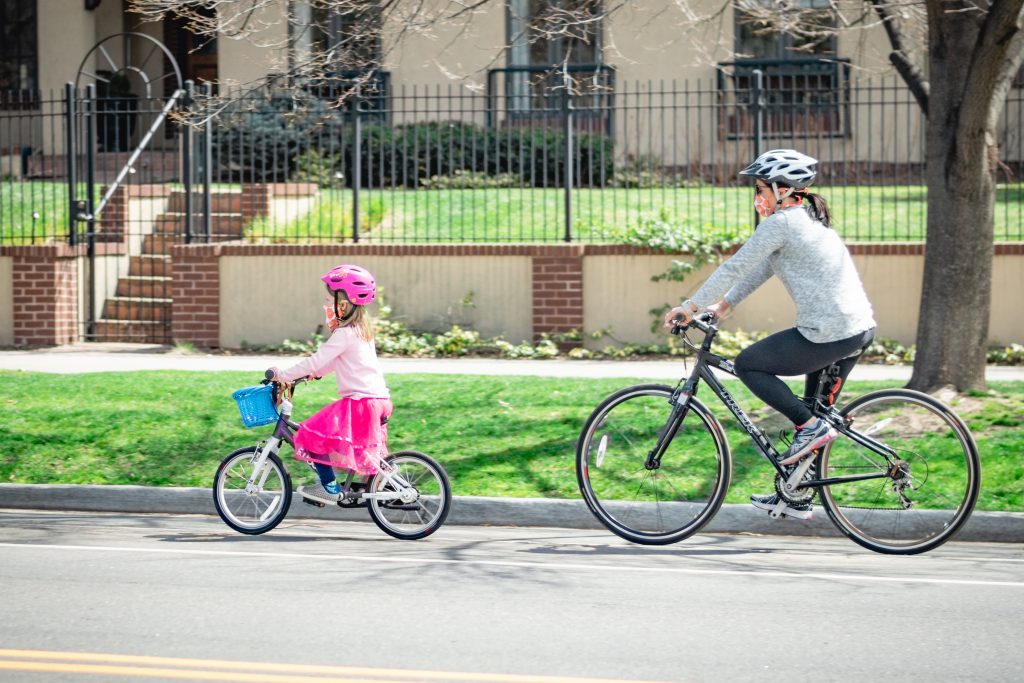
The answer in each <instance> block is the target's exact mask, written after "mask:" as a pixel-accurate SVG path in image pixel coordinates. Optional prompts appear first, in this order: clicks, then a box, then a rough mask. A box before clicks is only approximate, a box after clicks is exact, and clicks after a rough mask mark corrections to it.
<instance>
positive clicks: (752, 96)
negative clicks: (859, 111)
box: [719, 0, 849, 137]
mask: <svg viewBox="0 0 1024 683" xmlns="http://www.w3.org/2000/svg"><path fill="white" fill-rule="evenodd" d="M797 6H798V7H799V8H801V9H802V11H803V15H802V16H801V17H800V19H799V21H800V24H801V25H802V26H806V27H809V28H811V29H812V30H809V31H807V32H806V33H805V34H804V35H794V34H791V33H787V32H781V31H777V30H772V27H771V24H770V23H769V22H766V21H764V20H761V19H759V18H758V17H757V13H756V12H747V11H743V10H740V9H737V10H736V14H735V17H736V33H735V35H736V45H735V52H736V57H737V59H736V60H735V61H733V62H725V63H722V64H720V65H719V66H720V73H721V74H722V75H721V76H720V79H719V84H720V86H719V87H720V89H721V90H723V97H725V98H726V99H725V101H726V102H727V103H728V102H729V101H730V100H732V101H733V102H734V103H735V107H732V106H727V108H726V117H727V120H726V121H725V126H724V130H725V133H726V134H727V136H728V137H750V136H752V135H753V134H754V125H755V124H754V117H755V115H756V114H758V113H760V114H761V115H762V118H761V121H762V126H763V127H762V130H761V132H762V134H763V135H765V136H767V137H771V136H786V135H793V134H808V135H828V136H835V135H845V134H846V133H847V126H846V105H847V102H848V97H849V91H848V83H849V60H846V59H841V58H839V57H838V56H837V55H836V35H835V28H836V17H835V14H834V13H833V11H832V10H831V6H830V0H797ZM812 34H818V36H817V37H810V36H812ZM757 71H760V72H761V74H762V76H761V81H760V87H761V91H760V98H758V97H757V95H758V93H757V92H756V88H757V86H758V81H757V78H756V72H757ZM729 91H731V92H729ZM732 98H734V99H732ZM758 103H760V105H761V106H760V107H758V106H757V104H758Z"/></svg>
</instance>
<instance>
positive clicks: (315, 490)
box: [295, 483, 341, 504]
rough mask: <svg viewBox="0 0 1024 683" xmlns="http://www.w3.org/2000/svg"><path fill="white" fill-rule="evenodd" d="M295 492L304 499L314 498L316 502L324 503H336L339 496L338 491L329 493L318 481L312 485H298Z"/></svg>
mask: <svg viewBox="0 0 1024 683" xmlns="http://www.w3.org/2000/svg"><path fill="white" fill-rule="evenodd" d="M295 492H296V493H298V494H299V495H300V496H302V497H303V498H305V499H306V500H315V501H317V502H318V503H326V504H333V503H337V502H338V499H339V498H340V497H341V494H340V493H331V492H330V491H328V490H327V489H325V488H324V486H323V484H320V483H316V484H313V485H312V486H300V487H299V488H297V489H295Z"/></svg>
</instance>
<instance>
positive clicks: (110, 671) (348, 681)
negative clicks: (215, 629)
mask: <svg viewBox="0 0 1024 683" xmlns="http://www.w3.org/2000/svg"><path fill="white" fill-rule="evenodd" d="M0 670H7V671H46V672H49V673H73V674H95V675H103V676H131V677H132V678H141V677H147V678H174V679H182V680H189V681H232V682H238V683H313V682H314V681H315V682H316V683H382V681H388V680H389V679H387V678H373V679H370V678H338V677H336V676H330V677H322V676H289V675H287V674H258V673H252V674H250V673H240V672H237V671H193V670H188V669H165V668H159V667H141V666H108V665H103V664H68V663H64V662H23V661H17V660H13V661H10V660H7V661H3V660H0Z"/></svg>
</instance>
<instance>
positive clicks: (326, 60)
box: [291, 0, 389, 111]
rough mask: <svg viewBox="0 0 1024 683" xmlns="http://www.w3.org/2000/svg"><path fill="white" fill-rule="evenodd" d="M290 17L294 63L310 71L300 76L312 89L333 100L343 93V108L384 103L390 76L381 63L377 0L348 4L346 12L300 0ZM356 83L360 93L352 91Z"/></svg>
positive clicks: (373, 108)
mask: <svg viewBox="0 0 1024 683" xmlns="http://www.w3.org/2000/svg"><path fill="white" fill-rule="evenodd" d="M292 17H293V23H292V26H291V35H292V64H293V67H296V68H295V71H296V72H297V73H299V74H302V73H303V71H304V70H308V73H309V75H307V76H300V78H302V79H304V80H306V81H308V82H309V83H310V89H311V90H313V91H314V92H316V93H317V94H318V95H319V96H321V97H324V98H329V99H335V98H337V97H339V96H345V103H344V104H343V109H345V110H350V109H351V108H352V106H353V105H354V104H355V102H356V101H357V100H358V101H359V102H361V103H363V107H362V108H363V109H364V110H369V111H377V110H381V109H383V108H385V107H386V105H387V96H388V87H389V80H388V74H387V72H385V71H383V70H381V68H380V67H381V61H382V59H383V50H382V47H381V26H382V14H381V6H380V3H379V2H373V1H371V0H367V2H363V3H352V4H347V5H346V6H345V8H344V11H342V10H340V9H339V8H328V7H323V6H320V5H316V6H311V4H310V3H309V2H308V1H303V0H299V1H297V2H294V3H293V5H292ZM307 67H308V69H307ZM357 86H358V94H353V89H354V88H356V87H357Z"/></svg>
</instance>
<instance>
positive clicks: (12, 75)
mask: <svg viewBox="0 0 1024 683" xmlns="http://www.w3.org/2000/svg"><path fill="white" fill-rule="evenodd" d="M36 18H37V7H36V0H0V104H3V105H15V106H16V105H17V104H18V103H25V102H33V101H35V97H36V91H37V89H38V88H39V83H38V68H39V67H38V62H39V57H38V44H37V39H36V33H37V31H36V25H37V21H36Z"/></svg>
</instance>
